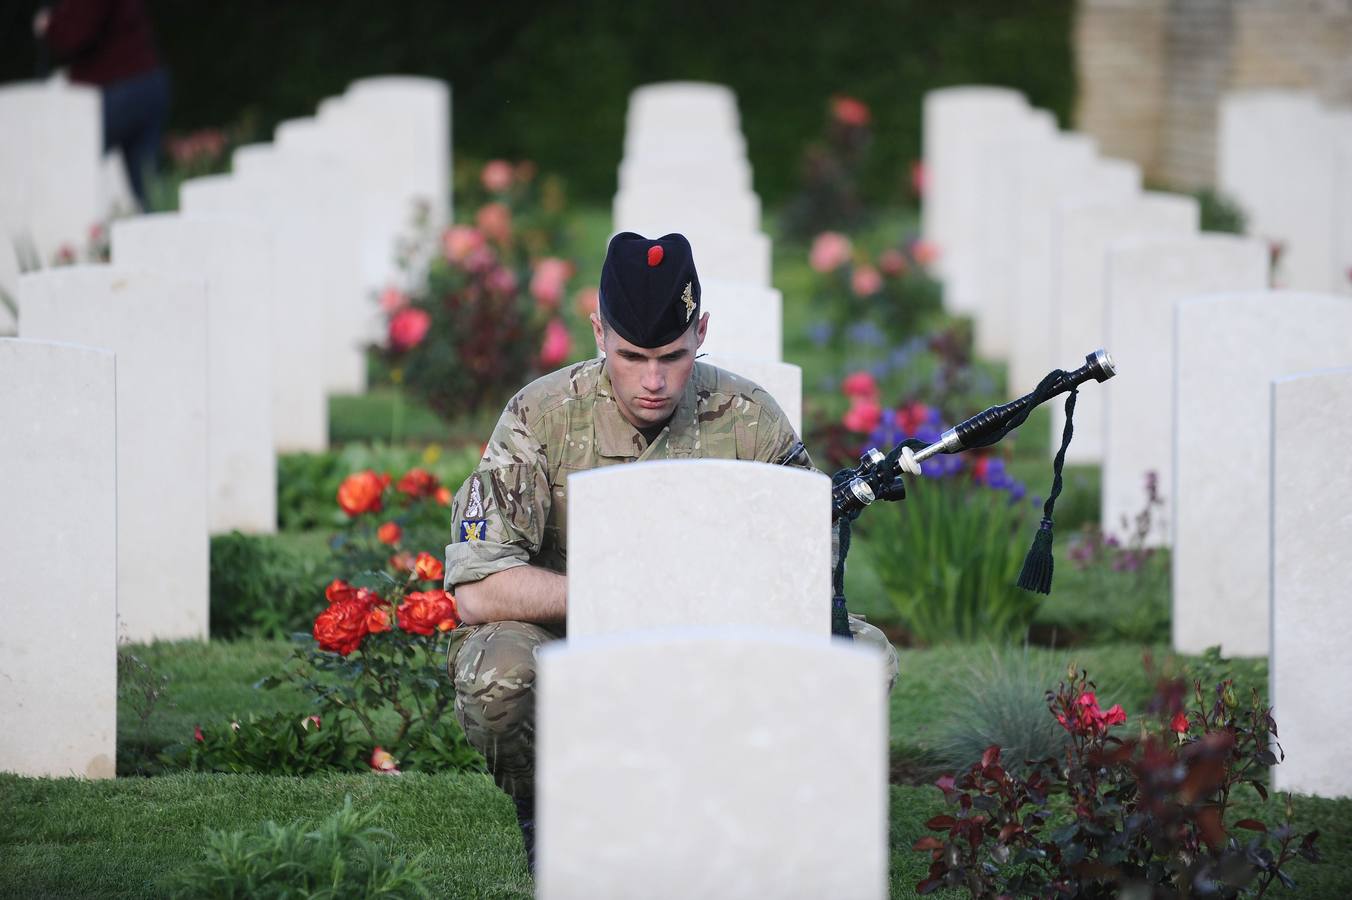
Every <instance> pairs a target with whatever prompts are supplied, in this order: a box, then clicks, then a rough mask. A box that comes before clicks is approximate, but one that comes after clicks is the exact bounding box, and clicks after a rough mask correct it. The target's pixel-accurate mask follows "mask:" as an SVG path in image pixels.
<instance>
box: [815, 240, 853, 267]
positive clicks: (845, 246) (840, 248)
mask: <svg viewBox="0 0 1352 900" xmlns="http://www.w3.org/2000/svg"><path fill="white" fill-rule="evenodd" d="M853 249H854V248H853V247H852V246H851V245H850V239H849V238H847V237H846V236H845V235H843V234H840V233H839V232H836V231H823V232H822V233H821V234H819V235H817V237H816V238H815V239H814V240H813V241H812V249H811V251H809V252H808V257H807V261H808V265H810V266H812V268H814V269H816V270H817V271H818V272H834V271H835V270H836V269H839V268H840V267H841V266H843V265H845V263H847V262H849V261H850V253H851V251H852V250H853Z"/></svg>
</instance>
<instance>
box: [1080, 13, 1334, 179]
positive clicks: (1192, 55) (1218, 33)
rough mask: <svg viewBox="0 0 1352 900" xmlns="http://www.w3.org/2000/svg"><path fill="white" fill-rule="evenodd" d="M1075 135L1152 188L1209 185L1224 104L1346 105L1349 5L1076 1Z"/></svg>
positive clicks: (1213, 174)
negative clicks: (1303, 98)
mask: <svg viewBox="0 0 1352 900" xmlns="http://www.w3.org/2000/svg"><path fill="white" fill-rule="evenodd" d="M1074 41H1075V53H1076V73H1077V76H1078V79H1079V96H1078V99H1077V103H1076V127H1077V128H1079V129H1080V130H1082V131H1085V132H1087V133H1089V134H1091V135H1093V137H1094V138H1095V139H1097V140H1098V142H1099V146H1100V149H1101V151H1102V152H1103V153H1104V154H1106V155H1109V156H1117V157H1123V158H1126V159H1130V160H1134V161H1135V162H1137V163H1139V164H1140V165H1141V167H1142V168H1143V170H1144V171H1145V174H1146V177H1147V178H1148V179H1149V180H1150V181H1152V182H1154V183H1157V184H1162V185H1167V186H1170V187H1176V188H1182V189H1189V188H1197V187H1203V186H1207V185H1210V184H1212V183H1213V182H1214V180H1215V168H1216V166H1215V159H1216V119H1217V110H1218V108H1219V103H1220V98H1221V95H1222V94H1224V93H1225V92H1226V91H1232V90H1241V89H1245V88H1259V87H1282V88H1309V89H1311V90H1314V91H1316V92H1317V93H1318V94H1319V95H1320V96H1321V97H1322V98H1323V99H1324V100H1325V101H1327V102H1331V103H1343V104H1352V0H1079V2H1078V7H1077V11H1076V22H1075V35H1074Z"/></svg>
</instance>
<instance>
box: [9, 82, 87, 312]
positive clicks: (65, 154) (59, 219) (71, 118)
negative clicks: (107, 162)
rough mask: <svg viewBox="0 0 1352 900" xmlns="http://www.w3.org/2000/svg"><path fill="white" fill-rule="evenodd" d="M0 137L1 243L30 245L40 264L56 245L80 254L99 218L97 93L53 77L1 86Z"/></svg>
mask: <svg viewBox="0 0 1352 900" xmlns="http://www.w3.org/2000/svg"><path fill="white" fill-rule="evenodd" d="M0 134H3V135H4V139H3V140H0V240H2V241H4V242H6V243H11V242H14V241H19V242H21V243H22V244H23V245H24V247H25V248H31V252H32V253H33V254H35V255H36V256H37V259H38V261H39V262H40V264H41V265H43V266H47V265H50V264H51V262H52V260H53V259H54V258H55V257H56V255H57V254H58V252H59V251H60V250H61V248H62V247H68V248H70V249H71V250H73V251H75V252H77V253H78V252H80V251H82V250H83V249H84V247H85V244H86V242H87V241H88V239H89V229H90V227H91V226H93V225H95V224H97V223H99V222H100V221H101V220H102V215H103V209H102V207H101V205H100V201H101V199H102V182H101V173H102V160H103V119H102V101H101V99H100V95H99V91H98V89H97V88H92V87H88V86H85V85H72V84H68V83H65V82H63V81H60V80H58V79H53V80H50V81H46V82H36V81H33V82H19V83H15V84H9V85H5V86H3V87H0ZM0 315H3V314H2V313H0ZM4 324H5V323H4V320H3V319H0V328H3V327H4Z"/></svg>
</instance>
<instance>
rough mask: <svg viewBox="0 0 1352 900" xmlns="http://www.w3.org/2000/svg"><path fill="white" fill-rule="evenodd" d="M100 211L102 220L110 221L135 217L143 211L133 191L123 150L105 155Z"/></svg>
mask: <svg viewBox="0 0 1352 900" xmlns="http://www.w3.org/2000/svg"><path fill="white" fill-rule="evenodd" d="M99 211H100V213H101V215H100V218H103V219H108V220H111V219H116V218H120V217H122V216H134V215H136V214H137V213H138V212H140V211H141V204H140V202H139V201H138V200H137V199H136V194H134V193H133V192H132V189H131V179H129V178H128V177H127V164H126V163H125V162H123V161H122V151H121V150H113V151H111V152H109V153H105V154H104V156H103V162H102V163H101V164H100V167H99Z"/></svg>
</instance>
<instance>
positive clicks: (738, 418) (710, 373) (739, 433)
mask: <svg viewBox="0 0 1352 900" xmlns="http://www.w3.org/2000/svg"><path fill="white" fill-rule="evenodd" d="M795 448H797V454H796V455H793V454H794V451H795ZM700 458H713V459H745V460H754V461H758V462H786V463H789V464H791V465H797V466H802V467H804V468H812V461H811V459H809V458H808V454H807V452H806V451H804V450H802V449H801V445H800V444H799V443H798V435H797V434H795V433H794V430H793V427H792V426H791V425H789V422H788V419H786V418H785V416H784V413H783V411H782V410H780V408H779V405H778V404H777V403H775V401H774V399H773V398H772V397H771V396H770V395H769V394H768V393H766V392H765V390H764V389H763V388H761V387H759V386H757V385H756V384H754V383H752V382H750V381H748V380H746V379H745V378H742V377H740V376H738V375H734V374H732V373H731V372H725V371H723V370H722V369H718V368H715V367H714V366H710V365H706V364H704V363H701V362H696V363H695V369H694V372H693V373H692V375H691V377H690V383H689V384H687V385H686V389H685V393H684V395H683V396H682V397H681V400H680V402H679V404H678V405H677V407H676V411H675V412H674V413H673V414H672V417H671V420H670V421H669V422H668V423H667V425H666V427H665V428H663V429H662V432H661V433H660V434H659V435H658V436H657V437H656V438H655V439H654V440H653V442H652V443H651V444H648V443H647V441H645V440H644V437H643V435H642V434H641V433H640V432H639V431H638V430H637V429H636V428H634V426H632V425H630V424H629V422H628V421H626V420H625V418H624V417H623V416H622V415H621V414H620V410H619V407H618V406H617V405H616V403H615V399H614V397H613V396H612V393H611V387H610V377H609V376H608V375H607V374H606V371H605V366H604V361H603V360H601V359H592V360H587V361H586V362H582V363H578V364H576V365H574V366H570V367H568V368H566V369H560V370H559V371H557V372H554V373H551V374H549V375H545V376H544V377H542V378H539V379H537V380H535V381H533V382H531V383H530V384H529V385H527V386H526V387H525V388H524V389H523V390H522V391H521V392H520V393H518V394H517V395H516V396H515V397H513V398H512V400H511V402H510V403H508V404H507V408H506V409H505V410H504V411H503V413H502V417H501V418H500V419H499V420H498V424H497V427H496V428H494V429H493V436H492V437H491V438H489V441H488V446H487V447H486V448H485V449H484V455H483V458H482V459H481V460H480V461H479V466H478V468H476V469H475V470H474V473H473V474H472V475H471V476H470V477H469V479H468V480H467V481H466V482H465V484H464V485H463V486H462V487H461V488H460V490H459V492H457V493H456V495H455V502H454V506H453V512H454V517H455V518H454V524H455V533H454V534H453V535H452V543H451V544H450V545H449V546H448V547H447V548H446V585H447V588H448V589H453V588H454V586H455V585H458V584H464V583H466V582H469V581H478V580H479V579H481V578H484V577H486V576H488V575H491V574H493V573H494V572H499V571H501V570H503V569H510V568H512V567H514V566H524V565H533V566H540V567H543V568H546V569H552V570H553V571H555V572H564V571H566V570H567V563H568V534H567V521H568V518H567V514H568V475H569V474H570V473H572V472H582V471H586V470H588V469H595V468H598V467H600V466H613V465H617V464H619V463H631V462H641V461H643V460H654V459H700Z"/></svg>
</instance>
